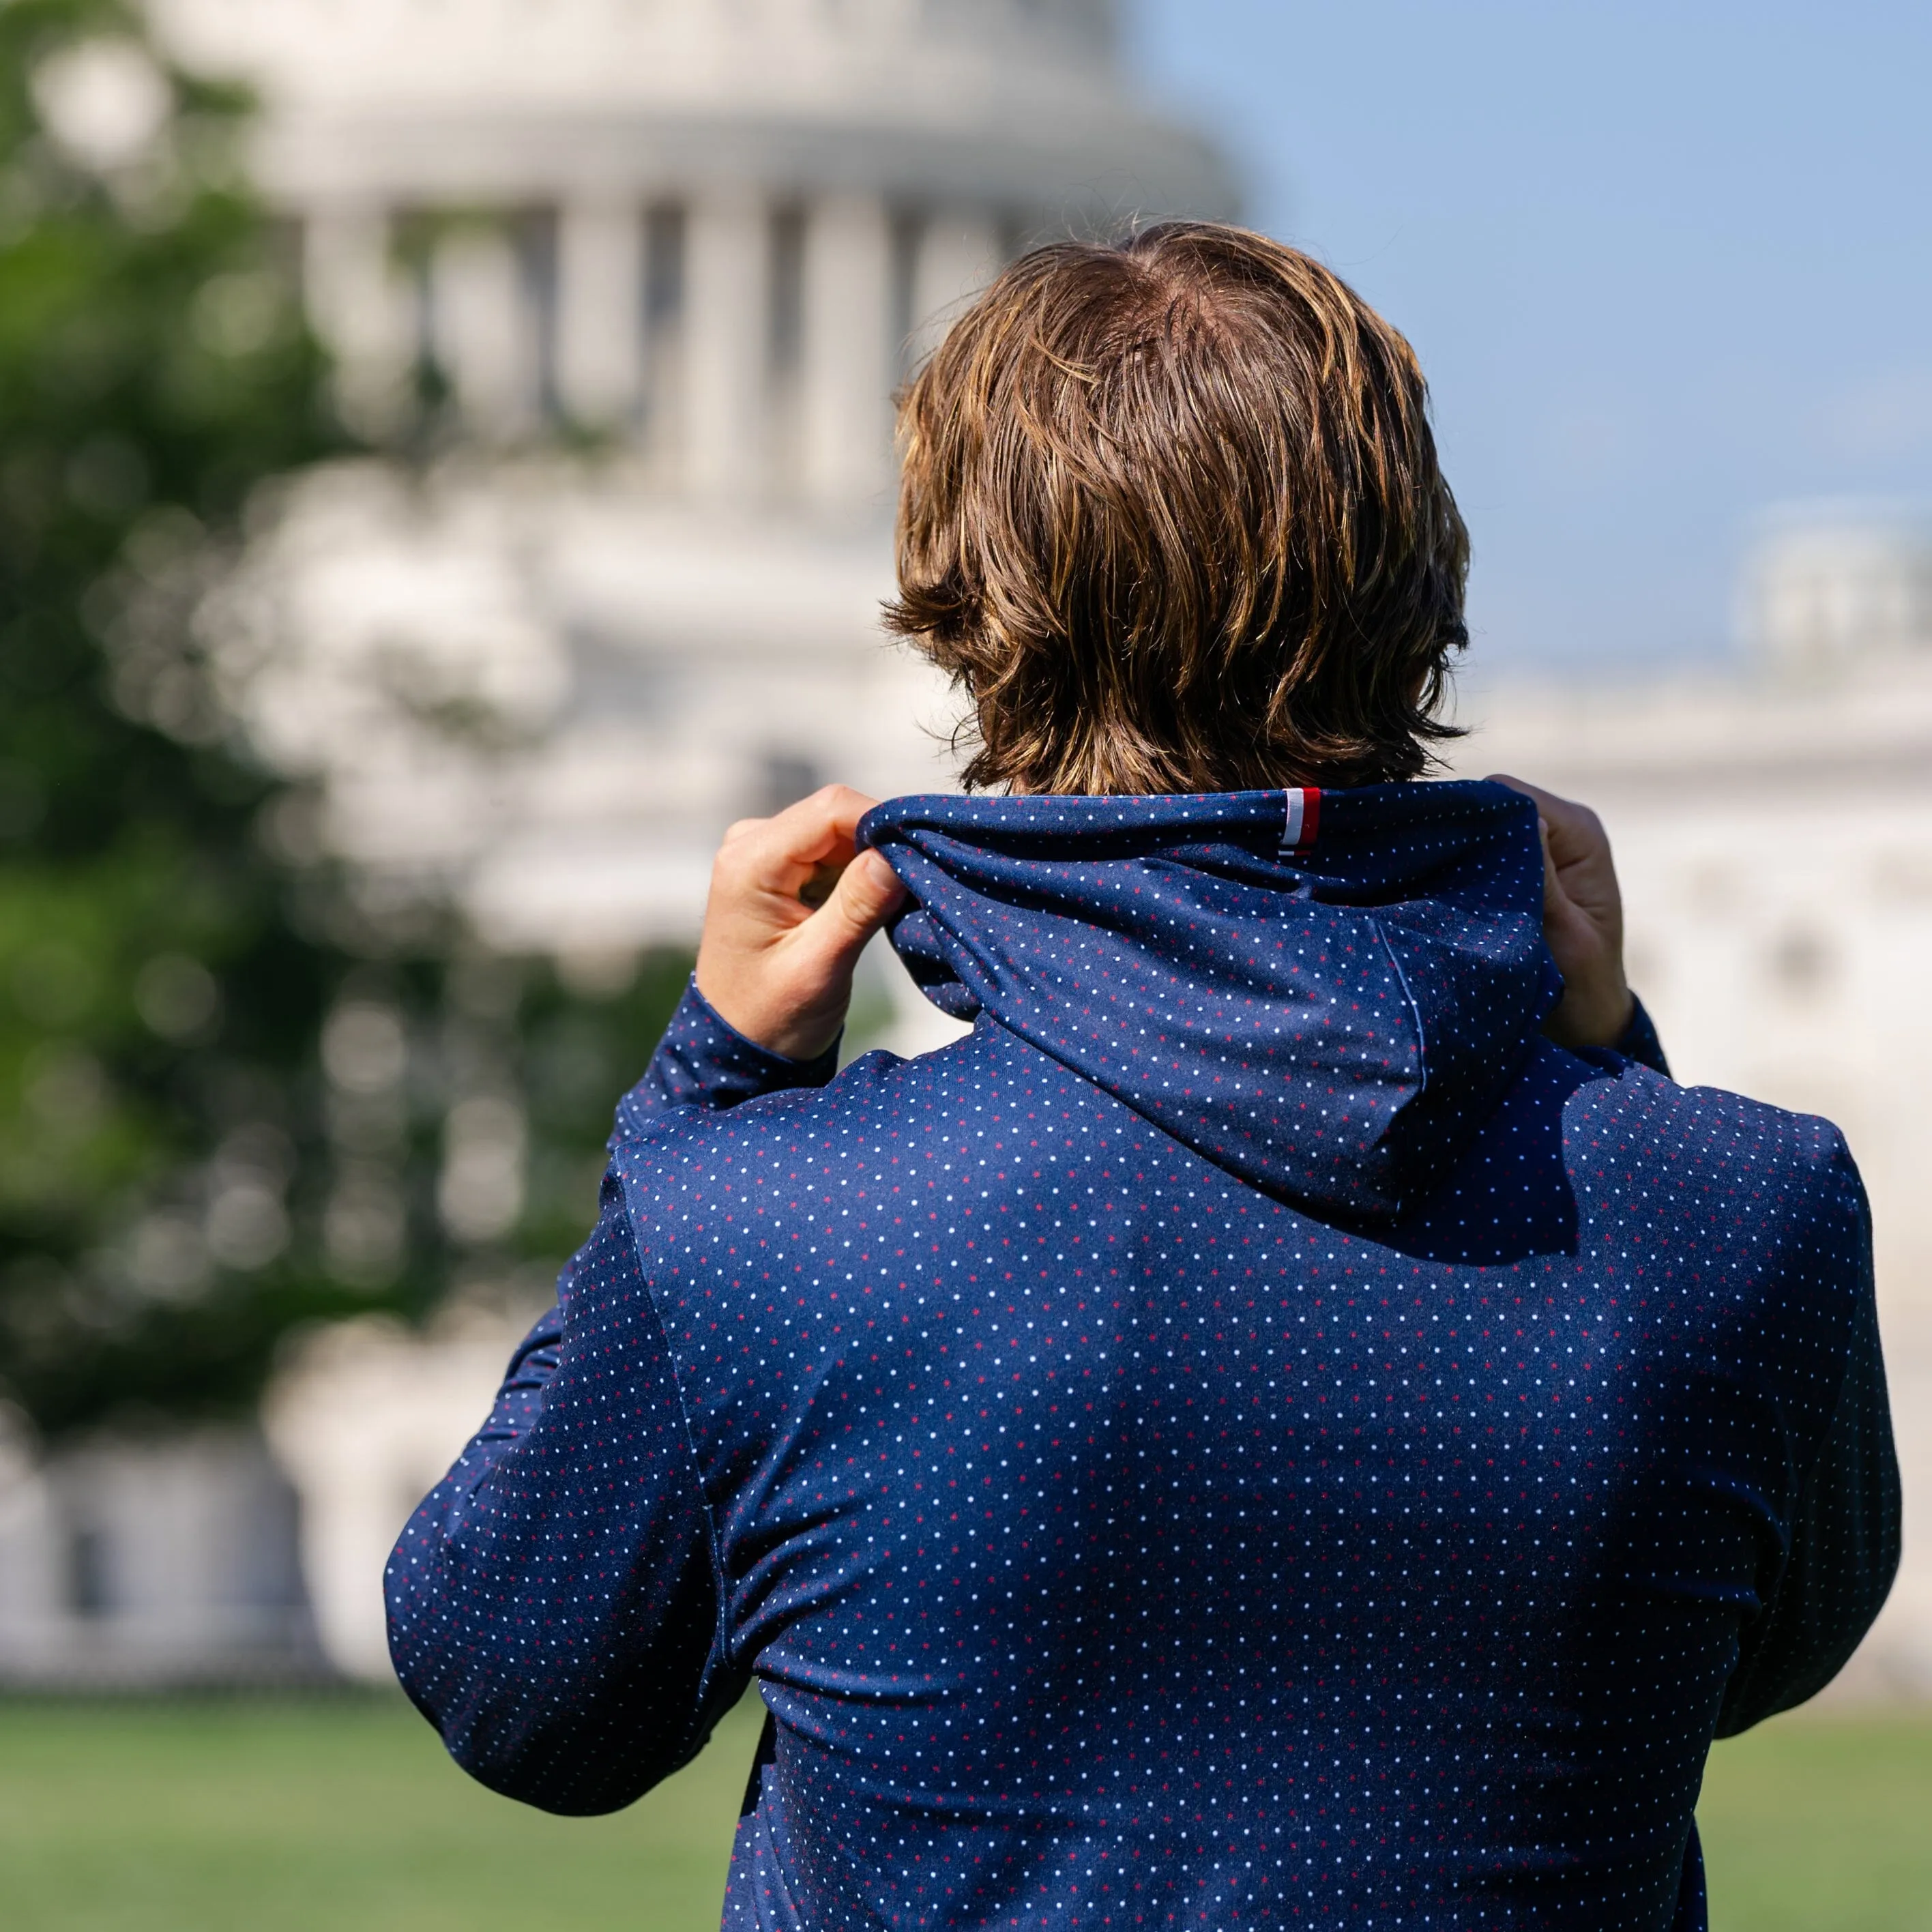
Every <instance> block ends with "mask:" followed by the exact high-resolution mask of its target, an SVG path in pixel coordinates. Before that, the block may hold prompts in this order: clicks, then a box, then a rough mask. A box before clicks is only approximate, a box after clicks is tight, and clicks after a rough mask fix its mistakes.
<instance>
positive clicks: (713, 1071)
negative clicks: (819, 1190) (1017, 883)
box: [385, 985, 835, 1814]
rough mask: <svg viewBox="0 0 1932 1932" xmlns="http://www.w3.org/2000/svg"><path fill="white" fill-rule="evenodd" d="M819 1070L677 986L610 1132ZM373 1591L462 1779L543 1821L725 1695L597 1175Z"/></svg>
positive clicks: (668, 1434)
mask: <svg viewBox="0 0 1932 1932" xmlns="http://www.w3.org/2000/svg"><path fill="white" fill-rule="evenodd" d="M834 1065H835V1053H829V1054H827V1055H825V1056H823V1058H821V1059H820V1060H818V1061H812V1062H810V1063H800V1062H797V1061H787V1060H784V1059H781V1058H779V1057H778V1055H774V1054H769V1053H766V1052H764V1051H763V1049H761V1048H759V1047H757V1046H754V1045H753V1044H752V1043H751V1042H750V1041H748V1040H745V1039H743V1038H742V1037H741V1036H740V1035H739V1034H736V1033H735V1032H733V1031H732V1029H731V1028H730V1027H728V1026H727V1025H726V1024H725V1023H724V1021H723V1020H721V1019H719V1018H718V1016H717V1015H716V1013H714V1012H713V1011H712V1009H711V1007H710V1006H709V1004H708V1003H707V1002H706V1001H705V1000H704V998H703V995H700V993H699V992H697V988H696V986H695V985H693V986H691V988H689V989H688V990H687V992H686V993H685V997H684V999H683V1001H682V1003H681V1004H680V1005H679V1007H678V1010H677V1012H676V1014H675V1015H674V1016H673V1019H672V1021H671V1024H670V1028H668V1029H667V1031H666V1033H665V1035H664V1041H663V1043H662V1044H661V1046H659V1047H658V1051H657V1053H656V1055H655V1057H654V1058H653V1059H652V1062H651V1065H650V1068H649V1071H648V1072H647V1073H646V1075H645V1076H644V1078H643V1080H642V1081H641V1082H639V1084H638V1085H637V1087H636V1088H634V1089H633V1090H632V1091H631V1093H630V1094H628V1095H627V1096H626V1097H625V1100H624V1101H623V1103H622V1105H621V1106H620V1107H619V1111H618V1131H619V1134H620V1135H621V1134H622V1133H625V1132H627V1131H634V1130H636V1129H637V1128H639V1127H643V1126H644V1125H645V1124H647V1123H648V1121H649V1120H650V1119H651V1118H653V1117H661V1115H663V1114H664V1113H665V1112H668V1111H670V1110H672V1109H676V1108H678V1107H682V1106H697V1107H711V1108H721V1107H727V1106H733V1105H735V1104H736V1103H738V1102H739V1101H742V1100H748V1099H750V1098H751V1097H754V1096H755V1095H757V1094H761V1093H770V1092H775V1091H778V1090H780V1089H781V1088H787V1087H797V1086H817V1085H823V1083H824V1082H826V1080H829V1079H830V1078H831V1076H832V1070H833V1067H834ZM385 1583H386V1593H387V1596H388V1600H389V1649H390V1654H391V1656H392V1659H393V1660H394V1662H395V1667H396V1673H397V1676H398V1677H399V1678H400V1679H401V1682H402V1685H403V1688H404V1689H405V1690H406V1691H407V1692H408V1693H409V1694H410V1697H411V1699H412V1700H413V1701H414V1703H416V1706H417V1707H418V1708H419V1709H420V1710H421V1711H422V1712H423V1713H424V1715H425V1716H426V1717H428V1719H429V1720H430V1721H431V1724H434V1725H435V1727H436V1728H437V1731H438V1732H439V1733H440V1734H441V1736H442V1737H443V1742H444V1743H445V1744H446V1745H447V1746H448V1748H449V1751H450V1754H451V1755H452V1757H455V1760H457V1762H458V1763H459V1764H460V1765H461V1766H463V1769H465V1770H466V1771H467V1772H469V1773H470V1774H471V1775H472V1776H473V1777H475V1778H478V1779H480V1780H481V1781H482V1782H483V1783H484V1784H487V1785H488V1786H489V1787H490V1788H491V1789H492V1790H496V1791H500V1792H502V1793H504V1794H505V1796H508V1797H511V1798H517V1799H522V1800H523V1802H526V1803H527V1804H531V1805H539V1806H541V1807H542V1808H544V1810H546V1811H559V1812H565V1813H571V1814H591V1813H597V1812H604V1811H615V1810H616V1809H618V1808H619V1807H621V1806H622V1805H628V1804H629V1803H631V1802H632V1801H633V1800H634V1799H637V1798H638V1797H640V1796H642V1795H643V1793H645V1792H646V1791H647V1790H649V1789H650V1787H652V1785H654V1784H657V1783H658V1781H660V1780H661V1779H662V1778H666V1777H667V1776H669V1775H670V1773H671V1772H673V1771H676V1769H678V1768H679V1766H682V1765H683V1764H685V1763H687V1762H688V1760H690V1759H691V1757H693V1756H694V1755H695V1754H696V1753H697V1751H698V1750H699V1749H700V1748H701V1747H702V1746H703V1743H704V1742H705V1739H706V1738H707V1737H708V1736H709V1734H710V1730H711V1727H712V1725H713V1724H715V1722H716V1721H717V1719H718V1717H719V1716H720V1715H721V1714H722V1713H723V1712H724V1711H726V1710H727V1709H729V1708H730V1706H731V1705H732V1704H733V1703H735V1702H736V1700H737V1699H738V1697H739V1696H740V1695H742V1692H743V1690H744V1688H745V1678H744V1676H743V1674H742V1672H739V1671H737V1670H735V1669H734V1668H733V1666H732V1664H731V1662H730V1658H729V1656H728V1654H727V1648H726V1646H725V1643H724V1633H723V1628H722V1617H721V1604H722V1602H723V1595H722V1592H721V1589H720V1583H719V1577H718V1568H717V1560H716V1553H715V1538H714V1535H713V1532H712V1524H711V1522H710V1519H709V1514H708V1511H707V1510H706V1506H705V1502H704V1496H703V1488H702V1486H701V1484H700V1479H699V1472H698V1469H697V1459H696V1457H695V1455H694V1453H693V1451H692V1448H691V1440H690V1437H689V1435H688V1432H687V1430H686V1428H685V1420H684V1411H683V1406H682V1400H681V1398H680V1396H679V1391H678V1386H677V1377H676V1368H675V1365H674V1364H673V1361H672V1358H671V1355H670V1349H669V1348H668V1347H667V1345H666V1343H665V1340H664V1334H663V1331H662V1330H661V1328H660V1327H659V1326H658V1319H657V1316H656V1313H655V1310H653V1308H652V1304H651V1299H650V1295H649V1289H648V1286H647V1285H646V1278H645V1270H644V1266H643V1256H641V1255H640V1253H639V1251H638V1247H637V1239H636V1235H635V1232H634V1228H633V1226H632V1223H631V1218H630V1216H629V1214H628V1211H626V1209H625V1205H624V1201H623V1194H622V1189H621V1188H620V1187H619V1186H618V1185H617V1184H616V1181H614V1180H613V1179H610V1178H607V1179H606V1180H605V1181H604V1190H603V1196H602V1214H601V1218H600V1219H599V1220H598V1224H597V1228H596V1230H595V1232H594V1233H593V1234H592V1236H591V1238H590V1239H589V1241H588V1242H587V1243H586V1244H585V1246H584V1247H583V1249H582V1250H581V1251H580V1253H578V1254H577V1256H576V1257H575V1259H573V1260H572V1261H571V1262H570V1264H569V1265H568V1267H566V1268H565V1270H564V1271H563V1274H562V1277H561V1278H560V1279H559V1283H558V1285H557V1305H556V1307H553V1309H551V1310H550V1312H549V1313H547V1315H545V1316H544V1317H543V1318H542V1319H541V1320H540V1321H539V1322H538V1323H537V1325H535V1328H532V1330H531V1331H530V1332H529V1335H528V1336H526V1337H525V1338H524V1340H523V1343H522V1344H521V1345H520V1346H519V1348H518V1349H517V1352H516V1354H515V1355H514V1356H513V1357H512V1358H511V1363H510V1367H509V1370H508V1374H507V1375H506V1376H505V1379H504V1381H503V1384H502V1388H501V1389H500V1390H499V1392H498V1394H497V1398H496V1406H495V1407H494V1409H493V1410H492V1411H491V1412H490V1417H489V1419H488V1421H487V1422H486V1423H485V1424H484V1426H483V1427H482V1429H481V1430H480V1431H479V1432H478V1434H477V1435H476V1436H475V1437H474V1438H473V1439H472V1441H471V1442H470V1443H469V1446H468V1447H467V1448H466V1449H465V1450H464V1451H463V1454H462V1455H461V1456H460V1457H458V1460H457V1462H456V1465H455V1467H454V1468H453V1469H452V1470H451V1471H450V1472H449V1475H447V1476H446V1477H445V1478H444V1479H443V1481H442V1482H441V1483H440V1484H438V1485H437V1487H436V1488H435V1489H434V1490H433V1491H432V1492H431V1494H430V1495H429V1496H428V1499H426V1500H425V1502H423V1504H422V1506H421V1507H420V1508H419V1509H418V1510H417V1511H416V1514H415V1515H414V1516H413V1517H412V1518H411V1519H410V1523H409V1525H408V1526H407V1528H406V1529H404V1532H403V1535H402V1538H401V1541H399V1542H398V1544H397V1546H396V1548H395V1553H393V1555H392V1556H391V1558H390V1559H389V1569H388V1572H387V1575H386V1579H385Z"/></svg>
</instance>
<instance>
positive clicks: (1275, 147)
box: [1130, 0, 1932, 676]
mask: <svg viewBox="0 0 1932 1932" xmlns="http://www.w3.org/2000/svg"><path fill="white" fill-rule="evenodd" d="M1130 10H1131V12H1132V13H1133V16H1134V18H1135V30H1134V31H1135V40H1136V58H1137V60H1138V62H1139V66H1140V68H1141V70H1142V72H1143V73H1144V74H1145V75H1146V76H1147V77H1148V80H1150V82H1151V84H1152V86H1153V87H1154V90H1155V92H1157V94H1158V95H1160V96H1161V97H1163V98H1165V99H1166V101H1169V102H1170V103H1174V104H1178V105H1180V106H1181V107H1183V108H1184V109H1185V110H1190V112H1191V114H1192V115H1193V118H1196V119H1197V120H1200V119H1204V118H1205V122H1206V124H1208V125H1209V126H1211V127H1215V128H1218V129H1219V130H1221V133H1222V134H1223V137H1224V138H1225V139H1226V140H1227V141H1228V142H1229V144H1230V145H1231V146H1232V148H1233V150H1234V152H1235V155H1236V157H1237V158H1238V160H1239V162H1240V163H1241V165H1242V166H1243V168H1244V173H1245V176H1246V178H1247V180H1248V181H1249V182H1250V186H1251V204H1250V218H1251V219H1253V220H1254V221H1255V223H1256V224H1257V225H1258V226H1262V227H1264V228H1266V229H1268V230H1270V231H1271V233H1275V234H1277V235H1279V236H1282V237H1283V238H1284V239H1287V240H1289V241H1292V242H1295V243H1296V244H1298V245H1300V246H1301V247H1304V248H1308V249H1310V250H1311V251H1313V252H1314V253H1315V254H1318V255H1319V256H1320V257H1322V259H1323V260H1325V261H1326V262H1328V263H1329V264H1330V265H1331V266H1333V267H1334V268H1335V269H1337V270H1338V271H1339V272H1340V273H1342V274H1343V275H1345V276H1346V277H1347V278H1349V280H1350V281H1352V282H1353V283H1354V284H1355V286H1356V287H1358V289H1360V290H1361V292H1362V293H1363V294H1364V295H1365V296H1367V298H1368V299H1370V301H1371V302H1374V303H1375V304H1376V306H1377V307H1378V308H1380V309H1382V311H1384V313H1385V314H1387V315H1388V317H1390V319H1391V320H1393V321H1394V323H1396V324H1397V326H1399V327H1400V328H1401V329H1403V331H1404V332H1406V334H1407V335H1409V338H1410V339H1411V340H1412V341H1413V342H1414V343H1415V345H1416V347H1417V349H1418V351H1419V352H1420V353H1421V357H1422V360H1423V365H1424V368H1425V369H1426V370H1427V371H1428V372H1429V374H1430V380H1431V383H1432V385H1433V389H1434V392H1435V397H1436V419H1437V424H1438V428H1439V434H1440V435H1441V437H1442V444H1443V449H1444V455H1445V463H1446V464H1447V466H1448V470H1449V474H1450V477H1451V481H1452V482H1453V483H1454V486H1455V487H1456V490H1457V494H1458V496H1459V497H1460V499H1461V501H1462V503H1463V510H1464V513H1465V514H1466V516H1467V517H1468V519H1469V523H1470V526H1471V529H1472V534H1473V536H1474V539H1475V571H1474V574H1473V577H1472V597H1471V603H1472V610H1471V618H1472V628H1474V629H1475V632H1476V642H1477V645H1478V650H1479V652H1480V653H1481V655H1482V656H1483V657H1484V658H1487V660H1488V661H1489V662H1490V664H1492V665H1493V666H1495V667H1498V668H1502V667H1505V666H1517V665H1523V664H1532V663H1533V664H1538V665H1542V666H1547V667H1550V668H1552V669H1564V670H1568V669H1573V668H1575V669H1587V670H1589V671H1590V672H1591V673H1593V674H1598V675H1611V676H1613V675H1615V674H1616V671H1617V670H1618V669H1619V667H1620V666H1622V665H1623V664H1633V665H1641V667H1643V669H1646V670H1650V669H1654V668H1655V666H1656V664H1657V663H1658V660H1659V659H1678V660H1682V659H1684V658H1709V657H1711V656H1712V655H1716V654H1719V653H1722V652H1726V651H1727V650H1728V649H1730V603H1731V589H1732V584H1733V580H1734V577H1735V574H1736V567H1737V564H1738V562H1739V557H1740V556H1741V554H1742V552H1743V551H1744V550H1745V547H1747V546H1748V543H1749V541H1750V540H1751V535H1752V532H1753V530H1754V527H1755V524H1756V520H1757V519H1758V518H1760V517H1761V516H1762V515H1763V513H1764V511H1766V508H1769V506H1771V505H1776V504H1779V503H1783V502H1790V501H1792V500H1793V499H1811V498H1823V497H1844V496H1854V497H1870V498H1878V499H1888V500H1898V499H1908V500H1915V501H1932V5H1927V4H1925V0H1919V4H1918V5H1904V4H1888V5H1880V4H1875V0H1835V4H1832V5H1822V4H1821V5H1806V6H1799V5H1787V4H1781V0H1757V4H1754V5H1742V4H1715V0H1678V4H1676V5H1662V4H1655V0H1616V4H1602V5H1565V4H1561V0H1541V4H1529V0H1519V4H1510V0H1329V4H1326V5H1313V4H1304V0H1130Z"/></svg>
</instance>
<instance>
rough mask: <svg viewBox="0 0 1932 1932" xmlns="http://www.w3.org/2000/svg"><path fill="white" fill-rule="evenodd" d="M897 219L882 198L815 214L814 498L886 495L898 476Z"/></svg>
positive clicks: (825, 503)
mask: <svg viewBox="0 0 1932 1932" xmlns="http://www.w3.org/2000/svg"><path fill="white" fill-rule="evenodd" d="M804 307H805V345H804V346H805V356H804V367H803V371H802V396H801V398H800V401H801V404H802V431H803V435H802V453H803V464H802V470H803V476H804V482H805V495H806V496H807V498H808V499H809V500H810V501H811V502H814V503H815V504H817V505H820V507H822V508H827V509H837V508H851V507H854V506H856V505H862V504H865V503H869V502H874V501H875V500H877V499H882V498H883V495H884V493H885V491H886V488H887V487H888V485H889V483H890V481H891V478H892V407H891V396H892V374H893V365H894V356H893V344H892V341H891V332H892V219H891V216H890V214H889V211H888V210H887V208H886V205H885V203H884V202H883V200H882V199H880V198H879V197H878V196H873V195H868V196H857V195H853V196H836V197H832V198H829V199H826V200H823V201H821V202H817V203H816V204H814V206H813V208H811V213H810V216H809V217H808V222H807V225H806V230H805V305H804Z"/></svg>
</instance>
